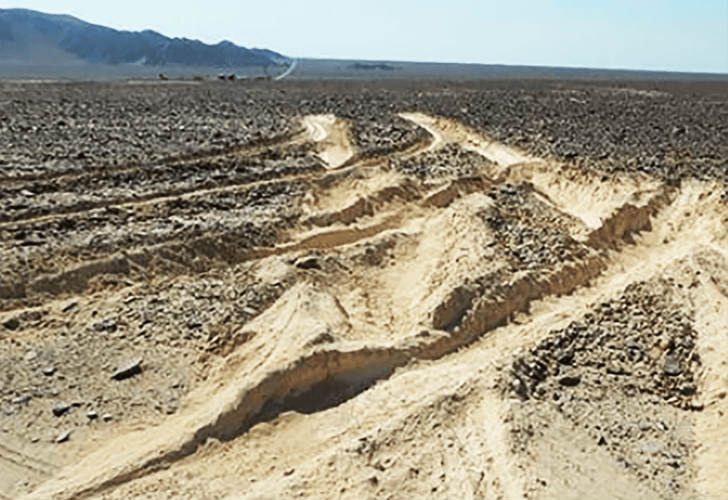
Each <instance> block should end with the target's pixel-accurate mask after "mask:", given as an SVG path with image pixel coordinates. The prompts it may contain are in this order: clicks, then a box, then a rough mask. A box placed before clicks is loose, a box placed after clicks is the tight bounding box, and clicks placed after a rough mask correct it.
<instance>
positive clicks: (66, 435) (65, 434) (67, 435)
mask: <svg viewBox="0 0 728 500" xmlns="http://www.w3.org/2000/svg"><path fill="white" fill-rule="evenodd" d="M69 439H71V431H62V432H61V433H60V434H58V435H57V436H56V440H55V441H56V443H65V442H66V441H68V440H69Z"/></svg>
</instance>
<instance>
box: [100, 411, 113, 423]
mask: <svg viewBox="0 0 728 500" xmlns="http://www.w3.org/2000/svg"><path fill="white" fill-rule="evenodd" d="M113 418H114V417H113V416H112V415H111V413H104V414H103V415H101V420H103V421H104V422H111V420H113Z"/></svg>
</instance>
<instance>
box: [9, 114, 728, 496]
mask: <svg viewBox="0 0 728 500" xmlns="http://www.w3.org/2000/svg"><path fill="white" fill-rule="evenodd" d="M400 116H402V117H403V118H406V119H408V120H410V121H413V122H414V123H417V124H418V125H420V126H422V127H423V128H425V129H426V130H428V131H429V132H430V133H431V134H432V140H431V141H430V142H429V143H428V144H425V145H423V146H422V147H417V148H415V149H413V150H412V151H408V152H400V153H398V154H397V155H394V156H396V158H390V160H392V161H391V164H390V163H387V162H385V161H382V160H381V159H378V160H376V161H371V160H362V161H357V160H355V158H356V157H355V155H354V150H353V149H352V147H351V145H350V142H349V140H348V130H347V126H346V123H345V122H343V121H341V120H339V119H337V118H336V117H334V116H331V115H319V116H308V117H306V118H304V121H303V123H304V125H305V127H306V130H307V133H308V137H309V138H310V140H311V141H313V142H314V143H316V144H317V146H316V147H317V149H316V151H317V154H318V155H319V156H320V157H321V159H322V160H323V161H324V162H326V164H327V165H328V168H329V169H331V171H330V172H326V173H325V174H321V175H319V174H316V176H314V177H312V178H310V179H309V183H310V185H311V186H312V191H310V192H308V193H307V194H306V195H305V196H303V197H302V200H301V202H300V204H301V205H300V207H299V209H300V215H299V218H298V219H297V224H295V225H293V226H292V227H291V228H289V229H288V230H286V231H284V232H281V233H280V234H278V235H277V241H276V243H275V244H274V245H271V246H267V247H260V248H256V249H255V251H252V252H250V253H249V254H248V255H247V257H246V259H245V260H246V265H248V266H252V268H254V269H255V274H256V275H258V276H263V275H265V276H273V277H276V276H290V277H292V278H290V280H289V279H288V278H286V279H287V280H289V282H290V284H288V285H287V286H286V288H285V290H284V291H282V293H281V294H280V295H279V296H278V297H277V298H276V299H275V300H274V301H272V302H271V304H269V305H267V306H266V307H264V308H261V310H260V311H256V314H255V315H254V316H253V317H251V318H249V319H248V320H246V321H245V322H242V323H239V324H235V325H234V326H233V331H232V332H231V333H230V338H231V339H234V340H233V341H232V342H231V343H230V345H229V346H228V350H227V351H226V355H224V356H222V357H220V358H216V359H215V360H214V361H211V366H210V368H209V370H208V372H207V373H206V376H205V377H204V379H203V380H201V381H200V382H199V383H198V384H197V385H196V386H195V387H194V388H192V390H190V392H189V393H188V394H187V395H186V397H185V400H184V403H183V404H182V406H181V407H180V408H179V410H178V411H177V412H176V413H175V414H174V415H171V416H169V417H166V418H164V419H163V421H162V423H161V425H158V426H152V427H150V426H141V427H140V428H139V429H137V430H133V431H130V432H125V433H120V434H119V435H118V436H116V437H114V438H112V439H109V440H108V442H106V443H104V444H103V445H102V446H101V447H100V448H98V449H90V448H89V449H88V454H87V455H86V456H85V458H83V459H82V460H79V461H78V462H77V463H73V464H67V467H65V468H64V469H62V470H60V471H59V472H55V471H48V473H49V474H53V476H52V477H51V478H50V479H49V480H48V481H46V482H44V483H42V484H40V485H39V486H38V487H37V488H36V489H35V490H34V491H32V492H28V491H22V490H17V491H16V492H15V493H19V492H22V493H28V498H39V499H40V498H82V497H87V496H103V497H104V498H128V497H144V496H146V497H168V498H175V497H199V496H210V497H229V498H274V497H290V496H296V495H302V496H308V497H323V496H331V495H332V494H333V493H332V492H336V493H335V494H337V495H340V496H342V497H351V498H361V497H373V496H381V495H387V494H392V493H394V496H395V497H398V498H399V497H401V498H412V497H423V496H450V497H485V498H513V499H516V498H523V497H525V496H534V495H535V496H541V497H564V496H565V495H570V494H579V495H585V496H593V497H600V493H598V492H595V490H594V489H593V487H594V485H595V484H597V485H602V486H603V487H604V488H607V487H608V486H609V487H613V488H614V489H613V490H611V491H612V492H613V496H614V497H620V498H628V497H630V495H634V494H639V495H640V496H644V497H646V498H653V497H654V498H657V497H659V496H660V494H659V492H657V491H656V490H655V488H654V485H653V484H651V483H648V482H645V481H643V480H641V479H640V476H639V475H638V473H639V471H637V472H635V471H634V470H632V469H630V468H629V467H627V466H625V464H624V462H623V460H621V459H620V458H619V457H618V456H615V454H614V452H613V451H612V450H611V449H607V448H605V447H604V446H603V445H602V444H599V443H598V442H597V441H595V440H593V439H592V438H591V437H590V434H589V432H588V430H585V429H582V428H578V427H576V426H575V425H574V424H573V423H572V422H571V421H569V420H568V419H566V418H564V417H563V416H562V415H561V414H560V413H558V410H557V407H556V406H554V407H553V408H552V407H548V411H546V413H544V414H543V415H547V416H548V418H550V419H551V420H549V422H550V427H548V426H547V427H546V428H545V429H546V430H543V431H542V432H541V431H539V432H541V434H538V435H537V437H534V439H533V445H532V448H530V449H529V451H528V453H522V452H519V450H518V449H517V448H516V446H515V444H514V437H513V436H514V429H515V425H516V424H517V423H518V422H519V420H518V419H520V418H521V415H522V414H521V413H518V412H519V411H521V409H522V408H529V407H527V406H526V404H525V403H523V402H517V401H516V400H514V399H513V397H512V396H509V395H508V394H507V393H504V391H503V386H502V380H503V378H504V377H506V372H505V371H504V370H505V368H504V367H505V366H507V365H508V363H510V362H511V360H512V359H513V357H514V356H516V355H518V354H520V353H523V352H527V351H529V350H531V349H534V348H535V346H537V345H539V343H540V342H543V341H544V340H546V339H549V338H551V337H552V336H553V335H555V334H554V332H558V331H560V330H561V329H564V328H569V327H570V325H572V324H574V323H575V322H578V321H587V320H585V318H590V317H591V316H590V315H592V314H593V313H594V311H598V310H601V308H602V304H605V303H607V302H609V301H613V300H616V299H618V298H619V297H621V296H622V295H623V294H624V293H625V290H628V289H630V287H632V286H634V285H635V284H639V283H642V282H647V281H649V280H652V279H663V278H664V279H667V278H665V277H671V276H672V275H673V274H674V275H675V276H677V277H678V278H676V279H675V280H674V282H675V283H682V282H681V281H680V280H686V279H688V278H685V276H688V275H689V276H693V275H694V276H700V278H699V281H696V285H695V287H690V289H689V291H683V292H684V293H687V294H688V295H687V296H688V297H690V301H692V302H694V306H695V312H694V316H692V317H693V318H694V323H695V329H696V331H697V332H698V341H697V345H698V348H699V350H700V357H701V359H702V362H703V366H704V369H703V372H702V375H701V378H700V381H699V385H700V387H699V388H698V389H697V390H696V392H697V394H699V397H700V399H701V401H702V402H703V404H704V410H703V411H702V412H701V413H700V414H698V415H697V416H695V418H694V419H693V418H692V417H691V418H690V419H687V420H689V422H690V424H689V425H691V426H693V427H691V429H694V432H695V435H696V441H697V443H700V444H701V445H700V446H695V447H694V451H691V454H690V457H691V458H690V463H689V464H688V465H689V467H691V470H693V471H694V476H690V477H689V478H688V479H685V481H684V484H683V483H681V484H678V485H677V486H675V488H677V489H676V490H675V491H679V492H680V495H682V496H683V497H686V498H687V497H689V496H690V492H691V491H698V492H700V494H701V495H703V496H705V497H714V498H718V497H720V496H722V495H723V494H724V493H725V492H726V483H725V481H724V479H723V475H722V474H721V471H722V470H723V469H724V467H722V465H723V464H722V463H721V462H722V459H721V455H720V454H721V450H722V449H724V447H725V446H726V443H725V439H723V435H722V434H721V429H722V427H724V426H723V425H722V424H723V423H724V416H723V415H724V412H725V411H726V408H725V404H724V403H725V401H726V398H725V390H726V379H725V377H722V376H721V375H720V373H721V372H722V371H725V370H724V369H721V363H724V361H723V359H725V355H724V354H725V352H726V349H728V347H727V346H728V343H727V341H726V339H725V337H724V336H721V335H722V331H721V325H723V324H724V323H725V321H722V320H723V318H725V317H726V314H728V303H726V297H727V295H726V291H727V290H728V281H726V275H725V273H726V267H725V266H726V260H725V257H726V255H725V250H724V249H725V248H728V224H727V219H726V217H727V215H726V211H725V206H724V204H723V203H722V202H721V200H720V190H719V189H718V187H717V185H712V184H710V183H705V182H697V181H695V182H685V183H683V185H681V186H679V187H674V188H673V187H667V186H664V185H662V184H661V183H659V182H657V181H655V180H653V179H648V178H645V177H642V176H623V177H619V178H615V179H612V180H610V181H608V182H604V181H602V180H600V179H594V178H592V177H590V176H588V175H586V174H584V173H582V172H579V171H577V170H576V168H575V167H573V166H569V165H561V164H556V163H554V162H551V161H546V160H543V159H537V158H532V157H529V156H528V155H525V154H523V153H522V152H519V151H517V150H515V149H513V148H510V147H508V146H506V145H503V144H499V143H497V142H495V141H492V140H490V139H488V138H486V137H484V136H483V135H482V134H478V133H475V132H474V131H472V130H469V129H467V128H466V127H464V126H462V125H460V124H458V123H455V122H453V121H451V120H444V119H440V118H435V117H430V116H427V115H423V114H420V113H406V114H402V115H400ZM447 146H456V147H459V148H462V149H464V150H468V151H472V152H476V153H477V154H479V155H482V156H483V157H485V158H487V159H488V160H490V163H488V164H484V165H483V166H482V167H481V169H480V170H479V171H476V172H472V171H470V170H468V173H467V174H462V173H459V171H458V170H457V169H453V170H452V171H447V172H446V173H445V174H443V175H440V176H439V177H437V178H428V179H425V180H421V179H417V178H414V177H411V176H408V175H407V174H406V173H404V172H403V171H401V170H397V165H398V163H397V160H399V159H401V158H402V157H409V158H415V159H416V158H420V157H423V158H424V157H425V156H424V155H427V154H431V153H438V152H440V153H442V154H453V153H452V152H448V153H444V152H447V151H449V150H448V149H447ZM420 155H422V156H420ZM458 158H459V157H457V156H452V157H448V158H447V159H448V161H451V162H452V163H456V162H458V161H461V160H460V159H458ZM493 165H495V167H493ZM288 180H289V181H290V180H295V179H288ZM685 269H687V271H684V270H685ZM678 271H679V272H678ZM690 273H693V274H690ZM276 281H282V279H277V280H276ZM675 288H676V289H677V288H680V289H681V290H682V289H683V287H682V284H681V285H680V287H678V286H677V285H675ZM685 288H687V287H685ZM693 288H694V289H693ZM683 292H681V293H683ZM686 311H687V306H686ZM644 314H651V312H649V311H648V312H647V313H644ZM686 314H688V312H686ZM604 328H605V329H609V328H610V325H609V324H605V325H604ZM566 383H567V384H571V383H573V382H571V381H569V380H566ZM577 383H578V381H577ZM618 397H620V395H619V394H609V395H605V396H604V398H606V399H609V398H618ZM595 399H596V396H595ZM554 404H556V403H554ZM589 411H591V410H589ZM664 411H666V412H667V411H668V410H664ZM670 411H672V410H670ZM539 415H540V416H539V418H546V417H543V415H541V414H539ZM538 422H539V421H538V420H536V419H534V420H533V425H534V429H537V427H536V426H537V424H538ZM537 430H538V429H537ZM1 450H2V448H0V452H1ZM0 456H4V455H2V453H0ZM43 472H44V473H45V472H46V471H45V470H44V471H43ZM38 480H40V479H38ZM534 481H536V482H534ZM539 481H541V482H539ZM587 483H588V484H587ZM5 491H11V490H7V488H6V490H5ZM603 491H608V490H607V489H605V490H603ZM680 495H678V496H680ZM602 496H603V495H602Z"/></svg>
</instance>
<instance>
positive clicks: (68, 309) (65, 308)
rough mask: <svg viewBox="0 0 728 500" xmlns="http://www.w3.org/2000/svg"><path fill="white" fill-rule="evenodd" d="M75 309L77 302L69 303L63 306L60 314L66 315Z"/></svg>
mask: <svg viewBox="0 0 728 500" xmlns="http://www.w3.org/2000/svg"><path fill="white" fill-rule="evenodd" d="M77 308H78V302H76V301H73V302H69V303H68V304H66V305H65V306H63V309H61V312H64V313H68V312H71V311H74V310H76V309H77Z"/></svg>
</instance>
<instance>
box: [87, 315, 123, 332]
mask: <svg viewBox="0 0 728 500" xmlns="http://www.w3.org/2000/svg"><path fill="white" fill-rule="evenodd" d="M118 327H119V326H118V324H117V322H116V320H115V319H113V318H107V319H105V320H103V321H99V322H97V323H94V325H93V328H94V330H96V331H97V332H99V333H101V332H106V333H114V332H115V331H116V330H117V329H118Z"/></svg>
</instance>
